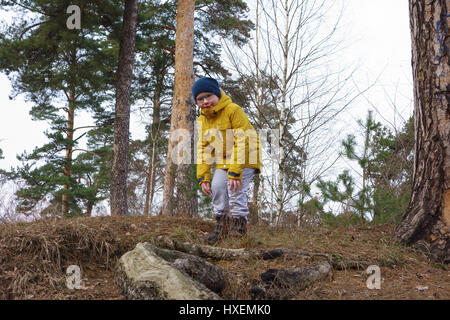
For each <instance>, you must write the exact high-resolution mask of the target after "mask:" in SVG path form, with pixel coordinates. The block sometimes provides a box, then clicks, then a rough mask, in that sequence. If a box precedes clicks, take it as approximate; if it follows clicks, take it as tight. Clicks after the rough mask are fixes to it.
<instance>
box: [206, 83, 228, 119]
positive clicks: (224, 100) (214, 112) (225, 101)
mask: <svg viewBox="0 0 450 320" xmlns="http://www.w3.org/2000/svg"><path fill="white" fill-rule="evenodd" d="M220 93H221V95H222V96H221V98H220V99H219V102H218V103H217V104H216V105H215V106H214V107H212V108H210V109H208V110H202V109H201V108H200V114H202V115H204V116H205V117H207V118H213V117H215V116H216V115H217V113H218V112H219V111H220V110H222V109H223V108H225V107H226V106H227V105H229V104H230V103H233V101H231V98H230V97H229V96H227V95H226V94H225V92H223V91H222V90H220Z"/></svg>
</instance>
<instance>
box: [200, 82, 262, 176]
mask: <svg viewBox="0 0 450 320" xmlns="http://www.w3.org/2000/svg"><path fill="white" fill-rule="evenodd" d="M221 94H222V97H221V98H220V100H219V102H218V104H217V105H215V106H214V107H213V108H211V109H209V110H206V111H203V110H202V111H201V114H200V116H199V117H198V119H197V124H198V141H197V179H198V183H199V184H201V183H203V182H210V180H211V165H212V162H213V159H214V158H215V160H216V169H225V170H228V178H229V179H237V180H239V179H241V178H242V171H243V169H244V168H254V169H255V170H256V173H260V171H261V153H260V142H259V137H258V134H257V133H256V130H255V128H253V126H252V125H251V123H250V121H249V120H248V117H247V115H246V114H245V112H244V111H243V110H242V108H241V107H240V106H238V105H237V104H235V103H233V101H231V98H230V97H229V96H227V95H226V94H225V93H224V92H223V91H221Z"/></svg>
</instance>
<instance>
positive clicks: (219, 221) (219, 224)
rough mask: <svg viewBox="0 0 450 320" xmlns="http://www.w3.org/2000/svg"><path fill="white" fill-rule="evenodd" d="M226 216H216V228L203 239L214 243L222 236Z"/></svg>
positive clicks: (210, 243) (211, 243)
mask: <svg viewBox="0 0 450 320" xmlns="http://www.w3.org/2000/svg"><path fill="white" fill-rule="evenodd" d="M226 220H227V219H226V216H225V215H221V216H216V229H214V231H213V232H212V233H211V234H210V235H209V236H208V237H207V238H206V239H205V241H206V242H207V243H208V244H209V245H213V244H216V243H217V242H219V240H220V239H221V238H222V237H223V234H224V231H226V229H227V227H226Z"/></svg>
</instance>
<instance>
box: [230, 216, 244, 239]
mask: <svg viewBox="0 0 450 320" xmlns="http://www.w3.org/2000/svg"><path fill="white" fill-rule="evenodd" d="M246 234H247V219H246V218H245V217H239V218H238V217H233V218H232V219H231V225H230V232H229V236H231V237H239V238H240V237H243V236H245V235H246Z"/></svg>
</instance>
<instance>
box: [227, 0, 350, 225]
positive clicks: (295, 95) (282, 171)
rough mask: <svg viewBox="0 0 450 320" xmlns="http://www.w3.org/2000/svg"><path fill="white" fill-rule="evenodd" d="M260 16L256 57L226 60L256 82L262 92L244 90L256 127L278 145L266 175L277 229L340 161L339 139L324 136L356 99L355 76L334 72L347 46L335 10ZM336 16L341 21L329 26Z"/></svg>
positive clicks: (285, 1)
mask: <svg viewBox="0 0 450 320" xmlns="http://www.w3.org/2000/svg"><path fill="white" fill-rule="evenodd" d="M258 9H259V10H261V17H260V18H259V22H258V23H259V28H258V32H259V36H258V38H257V39H256V40H255V41H256V43H257V45H258V49H257V50H255V47H254V43H252V45H251V46H250V47H249V48H248V49H247V51H244V56H242V55H238V54H236V53H235V52H234V51H233V48H231V47H229V50H228V56H229V60H230V63H231V65H232V66H233V68H234V70H235V71H237V72H238V74H239V76H240V78H241V79H246V78H248V77H252V78H254V81H253V82H250V81H247V82H246V83H247V85H250V84H253V86H256V87H257V88H258V90H259V92H256V91H255V90H254V89H252V88H250V87H246V89H247V92H248V95H252V97H249V100H250V101H252V106H253V109H254V110H255V112H254V114H255V115H256V116H255V117H254V119H256V122H259V125H257V127H259V128H263V127H264V128H266V129H269V130H270V132H268V133H269V134H270V135H271V137H267V140H270V144H271V145H273V144H274V143H276V144H277V145H276V147H275V148H273V147H272V151H271V155H270V158H269V159H267V158H266V159H265V160H264V159H263V164H264V166H263V172H265V174H266V175H268V176H269V177H266V180H265V183H266V184H267V185H268V188H267V190H269V196H267V194H266V195H265V197H266V202H267V201H268V202H271V200H270V197H272V196H274V197H275V203H272V205H271V207H276V211H275V212H273V213H274V214H273V222H274V223H279V222H280V220H281V219H282V215H283V211H284V210H285V209H287V207H289V208H290V209H291V211H292V208H293V207H295V203H300V202H302V203H303V202H304V201H306V197H307V195H308V192H309V188H310V186H311V185H312V184H313V183H314V182H315V181H317V179H318V177H320V176H321V175H323V174H324V172H326V171H327V170H328V169H329V168H330V167H331V166H332V165H333V164H334V162H335V161H336V160H337V157H338V156H333V155H332V152H333V150H335V148H336V147H335V146H333V144H334V142H335V140H336V139H337V138H336V136H337V135H338V132H333V133H332V134H330V133H329V132H328V133H324V130H325V129H328V128H329V127H330V126H331V124H332V122H333V121H335V118H336V116H337V115H339V114H340V113H341V112H342V111H343V110H344V109H345V108H346V107H347V106H348V105H349V104H350V103H351V102H352V101H353V100H354V98H355V97H356V96H357V94H358V93H353V89H352V88H351V87H349V85H348V82H349V80H350V79H351V76H352V72H353V70H352V69H350V70H348V71H344V68H335V67H332V64H331V62H332V60H331V59H332V58H331V57H334V56H335V54H336V53H337V52H338V51H339V49H340V45H341V40H339V39H338V38H337V37H336V30H337V29H338V25H339V22H340V14H341V11H340V10H339V9H336V8H334V3H333V4H332V5H330V4H329V2H327V1H324V0H322V1H310V0H306V1H305V0H303V1H300V0H282V1H275V0H260V1H258ZM331 9H333V12H338V15H337V16H333V18H332V19H329V18H330V16H329V15H327V12H328V11H331ZM336 10H337V11H336ZM259 51H261V52H262V53H261V54H260V53H259ZM260 57H262V58H260ZM243 61H245V62H243ZM255 69H256V70H257V71H254V70H255ZM264 82H267V85H266V86H265V92H263V91H262V90H264V89H263V86H262V85H261V84H262V83H264ZM255 83H256V84H259V85H255ZM268 105H270V106H271V108H267V106H268ZM267 110H271V111H269V112H268V111H267ZM272 110H275V111H274V112H272ZM263 134H267V130H266V131H265V133H264V132H263ZM263 140H266V139H264V138H263ZM273 151H275V152H273ZM335 154H336V155H337V154H338V152H337V151H336V152H335ZM272 161H275V163H273V164H274V169H273V170H271V169H270V166H271V165H272ZM287 176H288V177H289V179H286V177H287ZM272 181H273V182H272ZM295 199H296V201H295ZM286 206H287V207H286ZM300 207H301V206H300V205H298V208H300ZM297 214H298V216H300V212H297Z"/></svg>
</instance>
